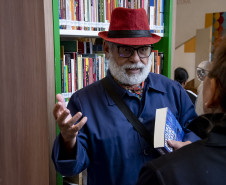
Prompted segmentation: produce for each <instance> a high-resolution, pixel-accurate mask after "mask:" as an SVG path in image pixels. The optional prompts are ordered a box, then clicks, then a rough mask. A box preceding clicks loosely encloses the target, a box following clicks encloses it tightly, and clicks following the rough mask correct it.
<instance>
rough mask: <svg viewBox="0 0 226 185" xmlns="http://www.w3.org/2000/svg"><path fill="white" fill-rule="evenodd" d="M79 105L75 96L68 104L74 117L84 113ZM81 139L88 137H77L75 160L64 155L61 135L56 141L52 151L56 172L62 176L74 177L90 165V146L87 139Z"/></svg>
mask: <svg viewBox="0 0 226 185" xmlns="http://www.w3.org/2000/svg"><path fill="white" fill-rule="evenodd" d="M75 100H76V101H75ZM79 105H80V102H79V99H78V97H77V95H76V94H74V95H73V97H71V99H70V102H69V104H68V109H69V110H70V112H71V115H72V116H73V115H74V114H75V113H77V112H78V111H81V112H82V110H81V109H80V106H79ZM82 129H83V128H82ZM81 135H82V136H81ZM81 138H86V135H85V134H81V133H79V134H78V135H77V139H76V146H75V147H76V149H75V150H76V153H75V156H74V158H70V159H68V158H66V157H65V156H64V155H63V153H64V147H63V146H62V145H63V142H62V136H61V134H59V135H58V136H57V138H56V139H55V142H54V145H53V149H52V160H53V163H54V165H55V168H56V171H58V172H59V173H60V174H61V175H64V176H73V175H76V174H79V173H80V172H82V171H83V170H84V169H86V168H87V166H88V164H89V157H88V154H87V150H86V149H87V147H88V144H87V143H86V141H87V140H86V139H81ZM62 156H63V157H62Z"/></svg>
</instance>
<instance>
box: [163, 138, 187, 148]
mask: <svg viewBox="0 0 226 185" xmlns="http://www.w3.org/2000/svg"><path fill="white" fill-rule="evenodd" d="M167 143H168V144H169V145H170V146H171V147H173V148H174V150H177V149H179V148H181V147H183V146H185V145H188V144H190V143H191V141H185V142H181V141H174V140H169V141H167Z"/></svg>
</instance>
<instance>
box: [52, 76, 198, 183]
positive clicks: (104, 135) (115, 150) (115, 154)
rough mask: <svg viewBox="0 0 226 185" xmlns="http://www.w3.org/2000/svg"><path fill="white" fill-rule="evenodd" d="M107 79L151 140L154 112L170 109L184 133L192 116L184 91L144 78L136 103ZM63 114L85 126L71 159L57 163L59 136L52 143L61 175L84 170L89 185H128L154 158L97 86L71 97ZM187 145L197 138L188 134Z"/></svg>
mask: <svg viewBox="0 0 226 185" xmlns="http://www.w3.org/2000/svg"><path fill="white" fill-rule="evenodd" d="M107 77H108V78H110V80H111V82H112V86H113V87H114V88H115V90H116V91H117V93H118V94H119V96H120V97H122V98H123V100H124V101H125V103H126V104H127V105H128V106H129V107H130V109H131V110H132V112H133V113H134V114H135V115H136V116H137V117H138V118H139V120H140V121H141V122H142V123H143V124H144V126H145V127H146V128H147V129H148V130H149V131H150V134H153V130H154V120H155V110H156V109H157V108H163V107H169V108H170V110H171V111H172V113H173V114H174V115H175V116H176V118H177V119H178V121H179V122H180V124H181V125H182V127H183V128H184V129H185V131H186V126H187V124H188V123H189V122H190V121H191V120H192V119H193V118H195V117H196V116H197V115H196V113H195V110H194V106H193V104H192V102H191V100H190V98H189V97H188V95H187V93H186V92H185V90H184V89H183V88H182V87H181V85H180V84H179V83H177V82H174V81H172V80H170V79H168V78H166V77H165V76H162V75H158V74H153V73H150V74H149V76H148V78H147V79H146V80H145V85H144V94H143V97H142V100H141V101H140V100H139V99H138V98H136V97H135V96H133V95H132V94H131V93H130V92H128V91H127V90H125V89H123V88H122V87H120V86H119V85H118V84H117V83H116V82H115V81H114V80H113V78H112V76H111V75H110V73H109V72H108V74H107ZM68 108H69V109H70V111H71V113H72V115H74V114H75V113H76V112H78V111H81V112H82V113H83V115H84V116H87V117H88V121H87V123H86V124H85V126H84V127H83V128H82V129H81V130H80V132H79V134H78V137H77V144H76V150H77V155H76V156H75V157H74V159H71V160H69V159H68V160H59V151H60V149H61V148H62V147H60V143H61V142H60V140H61V136H60V135H59V136H58V137H57V139H56V141H55V144H54V148H53V155H52V157H53V161H54V164H55V166H56V169H57V171H58V172H60V173H61V174H62V175H65V176H72V175H75V174H78V173H80V172H81V171H83V170H84V169H86V168H87V173H88V185H100V184H107V185H114V184H117V185H119V184H122V185H132V184H135V182H136V180H137V178H138V174H139V171H140V169H141V167H142V165H143V164H144V163H145V162H147V161H150V160H152V159H155V158H157V157H159V154H158V153H157V152H156V151H155V150H154V149H153V148H151V147H150V146H149V145H148V144H147V142H146V141H145V140H144V139H143V138H142V137H141V136H140V135H139V134H138V133H137V131H136V130H135V129H134V128H133V127H132V125H131V123H129V122H128V121H127V119H126V118H125V116H124V115H123V113H122V112H121V111H120V110H119V109H118V107H117V106H116V105H115V103H114V102H113V100H112V99H111V98H110V97H109V95H108V94H107V92H106V90H105V89H104V88H103V86H102V84H101V83H100V82H99V81H98V82H95V83H93V84H91V85H89V86H87V87H85V88H83V89H81V90H79V91H77V92H75V93H74V94H73V96H72V97H71V99H70V102H69V104H68ZM188 139H189V140H191V141H194V140H197V137H195V136H194V135H193V133H191V132H189V133H187V134H186V138H185V140H188Z"/></svg>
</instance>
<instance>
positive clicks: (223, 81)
mask: <svg viewBox="0 0 226 185" xmlns="http://www.w3.org/2000/svg"><path fill="white" fill-rule="evenodd" d="M208 77H209V78H215V79H216V81H217V85H218V87H219V89H220V96H219V103H220V106H221V108H222V109H223V111H226V37H224V38H223V39H222V41H221V43H220V45H219V46H218V48H217V49H216V51H215V52H214V58H213V63H212V67H211V70H210V72H209V74H208Z"/></svg>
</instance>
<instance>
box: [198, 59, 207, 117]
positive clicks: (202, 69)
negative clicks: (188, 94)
mask: <svg viewBox="0 0 226 185" xmlns="http://www.w3.org/2000/svg"><path fill="white" fill-rule="evenodd" d="M209 65H210V62H209V61H206V60H204V61H202V62H201V63H200V64H199V65H198V67H197V68H196V74H197V78H198V80H199V81H200V84H199V86H198V96H197V100H196V103H195V111H196V113H197V114H198V115H202V114H203V113H204V112H203V96H202V94H203V79H204V77H205V76H206V73H207V71H206V70H207V69H208V67H209Z"/></svg>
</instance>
